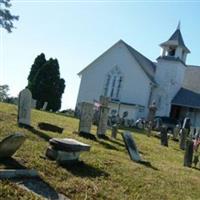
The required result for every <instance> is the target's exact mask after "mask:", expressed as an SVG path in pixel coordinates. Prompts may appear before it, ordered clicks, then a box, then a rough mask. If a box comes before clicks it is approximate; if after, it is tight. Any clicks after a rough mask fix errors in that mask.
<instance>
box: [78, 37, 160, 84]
mask: <svg viewBox="0 0 200 200" xmlns="http://www.w3.org/2000/svg"><path fill="white" fill-rule="evenodd" d="M118 43H123V44H124V46H125V47H126V48H127V50H128V51H129V53H130V54H131V55H132V56H133V57H134V58H135V60H136V61H137V62H138V64H139V65H140V66H141V68H142V69H143V71H144V72H145V74H146V75H147V77H148V78H149V79H150V80H151V81H152V82H153V83H154V84H156V82H155V80H154V73H155V70H156V65H155V64H154V63H153V62H152V61H151V60H149V59H148V58H146V57H145V56H143V55H142V54H141V53H139V52H138V51H136V50H135V49H134V48H133V47H131V46H130V45H128V44H127V43H126V42H124V41H123V40H119V41H118V42H117V43H115V44H114V45H113V46H112V47H110V48H109V49H108V50H107V51H109V50H110V49H111V48H113V47H114V46H115V45H116V44H118ZM107 51H105V52H104V53H103V54H102V55H104V54H105V53H106V52H107ZM102 55H101V56H102ZM101 56H99V57H98V58H97V59H99V58H100V57H101ZM97 59H96V60H97ZM96 60H94V61H93V62H92V63H91V64H89V65H88V66H87V67H85V68H84V69H83V70H81V71H80V72H79V73H78V75H81V74H82V72H83V71H85V70H86V69H87V68H88V67H90V66H91V65H92V64H93V63H94V62H95V61H96Z"/></svg>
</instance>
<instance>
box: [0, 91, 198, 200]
mask: <svg viewBox="0 0 200 200" xmlns="http://www.w3.org/2000/svg"><path fill="white" fill-rule="evenodd" d="M27 93H28V92H27V91H26V95H25V97H23V93H20V95H21V98H22V99H23V98H25V99H28V101H25V102H23V103H20V101H19V103H18V107H17V106H15V105H11V104H5V103H0V130H1V134H0V188H1V191H0V198H2V199H58V200H59V199H60V200H61V199H64V200H65V199H66V200H68V199H119V200H120V199H150V200H151V199H152V200H154V199H172V200H173V199H183V196H184V197H185V199H198V198H199V192H200V187H199V184H200V180H199V174H200V164H199V162H198V152H197V151H196V150H197V144H196V143H193V140H190V139H189V137H188V135H187V131H188V130H187V129H186V128H185V129H183V135H182V136H183V137H180V139H179V141H177V140H175V139H174V138H173V137H168V135H167V131H166V127H162V129H161V132H160V137H159V138H157V137H154V135H155V134H156V132H155V131H153V130H151V126H148V127H147V129H146V130H137V129H128V130H126V131H125V130H123V129H120V128H119V127H118V126H113V128H109V127H108V126H107V123H106V121H107V120H108V115H107V114H106V113H108V107H107V102H108V99H106V98H104V97H101V98H100V101H101V105H102V107H101V106H100V115H99V123H98V125H97V126H94V125H93V124H92V116H93V114H94V112H93V107H92V105H91V104H88V103H83V104H82V112H81V115H80V120H79V119H77V118H73V117H67V116H62V115H59V114H56V113H51V112H45V111H43V110H42V109H41V110H36V109H34V108H33V106H32V105H31V103H30V98H29V97H30V96H29V94H28V95H27ZM27 97H28V98H27ZM27 102H28V103H27ZM26 103H27V104H26ZM22 110H23V111H22ZM150 110H151V109H150ZM151 114H152V113H150V114H149V115H151ZM21 118H22V119H21ZM27 119H28V120H27ZM19 122H20V123H19ZM40 123H44V124H48V125H49V126H50V127H51V126H53V127H54V126H55V127H57V128H58V127H62V133H59V132H56V131H54V129H52V130H51V129H47V130H45V129H42V128H41V127H40V126H38V124H40ZM187 123H188V120H187V119H186V120H185V122H184V124H185V127H186V124H187ZM150 125H151V124H150ZM84 135H86V136H84ZM177 135H179V134H177V133H175V134H174V137H176V139H177V137H179V136H177ZM94 138H95V139H94ZM193 145H194V151H193ZM183 149H184V150H183ZM5 151H6V152H5ZM195 156H196V157H195ZM193 157H194V160H195V161H194V163H193Z"/></svg>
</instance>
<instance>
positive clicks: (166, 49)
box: [160, 21, 190, 63]
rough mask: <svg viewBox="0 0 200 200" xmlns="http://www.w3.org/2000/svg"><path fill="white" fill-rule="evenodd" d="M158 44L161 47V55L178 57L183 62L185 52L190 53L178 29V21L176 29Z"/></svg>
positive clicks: (185, 55)
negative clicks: (164, 40)
mask: <svg viewBox="0 0 200 200" xmlns="http://www.w3.org/2000/svg"><path fill="white" fill-rule="evenodd" d="M160 46H161V48H162V53H161V57H169V58H175V59H180V60H181V61H183V62H184V63H185V61H186V57H187V54H188V53H190V50H189V49H188V48H187V47H186V45H185V43H184V41H183V37H182V34H181V31H180V21H179V23H178V26H177V29H176V31H175V32H174V33H173V34H172V35H171V37H170V38H169V39H168V40H167V41H166V42H163V43H161V44H160Z"/></svg>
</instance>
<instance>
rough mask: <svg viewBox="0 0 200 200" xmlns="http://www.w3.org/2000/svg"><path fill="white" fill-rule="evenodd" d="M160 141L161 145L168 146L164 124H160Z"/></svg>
mask: <svg viewBox="0 0 200 200" xmlns="http://www.w3.org/2000/svg"><path fill="white" fill-rule="evenodd" d="M160 141H161V145H163V146H166V147H168V136H167V127H166V126H161V129H160Z"/></svg>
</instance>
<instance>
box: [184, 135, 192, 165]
mask: <svg viewBox="0 0 200 200" xmlns="http://www.w3.org/2000/svg"><path fill="white" fill-rule="evenodd" d="M192 158H193V141H192V140H191V139H189V138H188V139H187V140H186V148H185V155H184V166H185V167H191V166H192Z"/></svg>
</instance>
